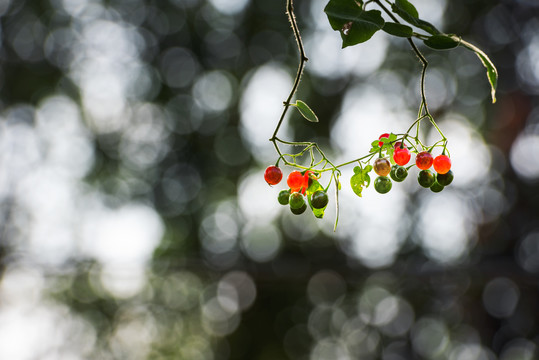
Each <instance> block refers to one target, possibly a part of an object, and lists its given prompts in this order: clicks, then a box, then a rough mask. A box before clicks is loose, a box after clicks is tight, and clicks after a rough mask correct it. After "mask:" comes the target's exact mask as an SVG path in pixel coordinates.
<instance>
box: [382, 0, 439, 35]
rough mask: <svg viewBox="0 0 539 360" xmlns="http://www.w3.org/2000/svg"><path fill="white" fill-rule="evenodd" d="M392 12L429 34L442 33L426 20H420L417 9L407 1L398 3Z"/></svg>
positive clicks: (392, 6) (392, 8)
mask: <svg viewBox="0 0 539 360" xmlns="http://www.w3.org/2000/svg"><path fill="white" fill-rule="evenodd" d="M391 10H392V11H393V12H394V13H395V14H397V15H399V16H400V17H401V18H402V19H403V20H404V21H406V22H407V23H409V24H412V25H414V26H417V27H418V28H420V29H423V30H425V31H426V32H428V33H429V34H432V35H435V34H439V33H440V31H439V30H438V29H436V27H435V26H434V25H432V24H431V23H429V22H427V21H425V20H421V19H419V15H418V13H417V10H416V8H415V7H414V6H413V5H412V4H411V3H409V2H408V1H406V0H401V1H396V2H395V4H392V5H391Z"/></svg>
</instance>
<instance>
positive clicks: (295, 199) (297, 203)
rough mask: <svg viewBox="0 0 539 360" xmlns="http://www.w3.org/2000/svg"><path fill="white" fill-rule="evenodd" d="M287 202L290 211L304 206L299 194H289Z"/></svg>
mask: <svg viewBox="0 0 539 360" xmlns="http://www.w3.org/2000/svg"><path fill="white" fill-rule="evenodd" d="M288 202H289V203H290V208H291V209H299V208H301V207H302V206H303V205H305V198H304V197H303V195H301V193H299V192H294V193H292V194H290V198H289V200H288Z"/></svg>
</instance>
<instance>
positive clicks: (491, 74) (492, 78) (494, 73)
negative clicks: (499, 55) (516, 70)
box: [461, 40, 498, 103]
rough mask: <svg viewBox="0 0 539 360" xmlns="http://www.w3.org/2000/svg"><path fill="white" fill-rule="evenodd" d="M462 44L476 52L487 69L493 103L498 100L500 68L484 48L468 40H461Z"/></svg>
mask: <svg viewBox="0 0 539 360" xmlns="http://www.w3.org/2000/svg"><path fill="white" fill-rule="evenodd" d="M461 44H462V45H463V46H464V47H465V48H466V49H468V50H471V51H473V52H475V54H476V55H477V57H478V58H479V60H481V63H482V64H483V66H484V67H485V68H486V69H487V78H488V82H489V83H490V95H491V97H492V103H495V102H496V87H497V86H498V70H496V66H494V64H493V63H492V60H490V59H489V57H488V56H487V54H485V53H484V52H483V50H481V49H479V48H478V47H477V46H475V45H472V44H470V43H469V42H467V41H464V40H461Z"/></svg>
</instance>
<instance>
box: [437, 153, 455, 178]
mask: <svg viewBox="0 0 539 360" xmlns="http://www.w3.org/2000/svg"><path fill="white" fill-rule="evenodd" d="M433 165H434V170H435V171H436V172H437V173H438V174H446V173H447V172H448V171H449V170H450V169H451V159H450V158H449V156H447V155H438V156H436V158H434V162H433Z"/></svg>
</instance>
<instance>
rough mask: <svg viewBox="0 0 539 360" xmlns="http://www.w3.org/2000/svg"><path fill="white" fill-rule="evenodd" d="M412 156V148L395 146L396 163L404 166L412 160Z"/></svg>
mask: <svg viewBox="0 0 539 360" xmlns="http://www.w3.org/2000/svg"><path fill="white" fill-rule="evenodd" d="M411 157H412V154H410V150H408V149H407V148H402V149H401V148H400V147H398V148H395V151H394V152H393V160H395V163H396V164H397V165H400V166H404V165H406V164H408V161H410V158H411Z"/></svg>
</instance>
